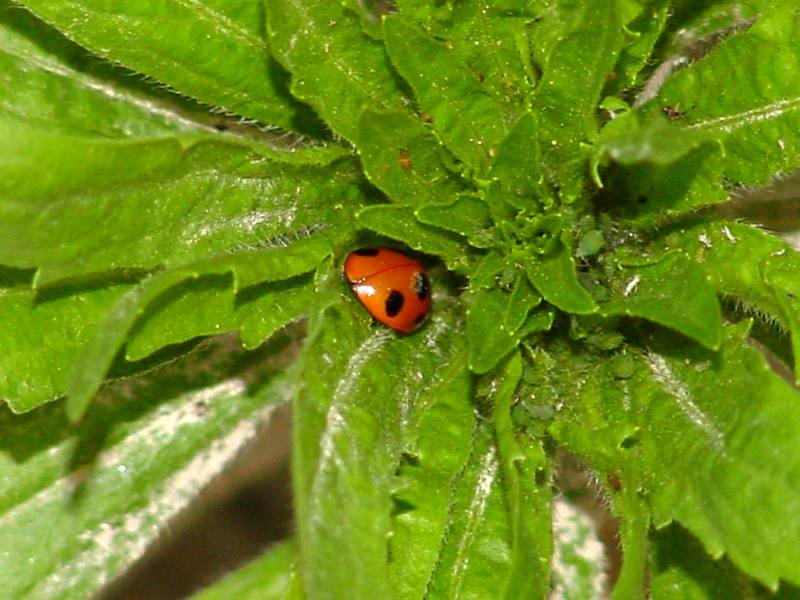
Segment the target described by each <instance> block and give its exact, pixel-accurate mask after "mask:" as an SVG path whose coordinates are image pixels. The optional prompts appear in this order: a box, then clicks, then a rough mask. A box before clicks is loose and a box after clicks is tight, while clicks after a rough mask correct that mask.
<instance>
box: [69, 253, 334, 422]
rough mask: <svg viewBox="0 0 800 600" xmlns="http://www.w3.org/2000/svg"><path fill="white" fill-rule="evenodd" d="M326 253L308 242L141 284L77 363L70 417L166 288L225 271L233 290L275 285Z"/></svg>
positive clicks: (156, 277)
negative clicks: (131, 331)
mask: <svg viewBox="0 0 800 600" xmlns="http://www.w3.org/2000/svg"><path fill="white" fill-rule="evenodd" d="M328 253H330V246H329V244H328V242H327V241H326V240H325V239H324V238H309V239H306V240H301V241H299V242H297V243H296V244H294V245H293V246H290V247H288V248H270V249H267V250H260V251H254V252H246V253H241V254H238V255H236V254H232V255H229V256H221V257H217V258H211V259H208V260H205V261H198V262H196V263H194V264H191V265H188V266H186V267H182V268H178V269H171V270H168V271H162V272H161V273H158V274H156V275H153V276H151V277H149V278H148V279H146V280H144V281H143V282H142V283H140V284H139V285H138V286H136V287H135V288H133V289H131V290H130V291H128V292H127V293H126V294H125V295H124V296H123V297H122V298H120V300H119V301H118V302H117V303H116V304H115V305H114V307H113V308H112V309H111V310H110V311H109V312H108V314H107V315H106V317H105V319H104V320H103V321H102V322H101V323H100V324H99V325H98V327H97V329H96V332H95V334H94V336H93V337H92V338H91V339H90V341H89V343H88V344H87V345H86V346H85V347H84V348H83V352H82V353H81V355H80V356H79V358H78V360H77V361H76V362H75V364H74V366H73V368H72V372H71V374H70V378H69V384H68V388H67V395H68V400H67V414H68V416H69V418H70V419H71V420H72V421H76V420H77V419H79V418H80V417H81V416H82V415H83V413H84V411H85V410H86V408H87V406H88V405H89V401H90V400H91V398H92V396H93V395H94V394H95V392H96V391H97V390H98V389H99V387H100V385H101V383H102V381H103V378H104V377H105V375H106V373H107V371H108V368H109V367H110V366H111V363H112V361H113V360H114V356H115V355H116V354H117V352H118V351H119V349H120V348H121V347H122V344H123V343H124V341H125V337H126V336H127V335H128V332H129V331H130V329H131V327H132V326H133V324H134V323H135V322H136V320H137V319H138V318H139V316H140V315H141V314H142V312H143V311H144V310H145V308H147V306H148V305H149V304H150V303H152V302H153V301H155V300H156V299H158V298H159V297H160V296H161V295H162V294H163V293H165V292H167V291H168V290H169V289H170V288H172V287H174V286H176V285H178V284H180V283H182V282H184V281H186V280H189V279H196V278H198V277H200V276H201V275H214V274H222V273H229V272H230V273H233V276H234V290H238V289H241V288H243V287H247V286H249V285H253V284H255V283H259V282H261V281H279V280H282V279H287V278H290V277H293V276H295V275H299V274H302V273H307V272H310V271H312V270H314V269H315V268H316V266H317V265H318V264H319V262H320V261H321V260H322V258H323V257H324V256H326V255H327V254H328Z"/></svg>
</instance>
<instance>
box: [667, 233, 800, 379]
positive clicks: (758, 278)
mask: <svg viewBox="0 0 800 600" xmlns="http://www.w3.org/2000/svg"><path fill="white" fill-rule="evenodd" d="M663 242H666V243H669V244H671V245H673V246H677V247H683V248H684V250H685V251H686V252H688V253H689V255H690V256H691V257H692V259H693V260H694V261H696V262H697V263H698V264H700V265H702V267H703V268H704V270H705V272H706V277H707V278H708V281H709V282H711V284H712V285H713V286H714V287H715V288H716V290H717V292H718V293H719V294H722V295H724V296H726V297H729V298H731V299H733V300H734V301H735V302H736V304H737V306H738V307H739V309H740V310H741V311H743V312H745V313H750V314H753V315H755V316H757V317H759V319H761V321H763V322H765V323H767V324H768V325H778V326H779V328H780V329H782V330H783V331H784V332H785V331H789V332H790V333H791V338H792V339H791V341H792V347H793V354H794V356H800V322H798V311H800V307H798V306H797V305H796V302H795V301H794V299H793V297H792V296H796V295H797V293H798V290H797V284H796V279H797V276H796V274H797V272H798V269H800V263H799V262H798V255H797V253H796V252H795V251H794V250H793V249H792V247H791V246H790V245H789V244H788V243H786V242H785V241H783V240H781V239H780V238H778V237H776V236H773V235H770V234H768V233H766V232H765V231H762V230H760V229H758V228H756V227H753V226H751V225H746V224H743V223H731V222H725V221H719V222H708V221H705V220H701V221H698V222H695V223H689V224H686V225H683V226H681V227H678V228H676V229H675V230H673V231H671V232H668V233H667V234H666V235H665V237H664V240H663ZM778 333H780V331H779V332H778ZM777 350H779V351H782V350H783V349H782V348H777ZM781 353H782V352H781ZM785 361H786V363H787V364H789V365H791V363H792V359H791V357H786V358H785ZM795 363H797V361H796V360H795ZM797 373H798V367H797V364H795V377H797Z"/></svg>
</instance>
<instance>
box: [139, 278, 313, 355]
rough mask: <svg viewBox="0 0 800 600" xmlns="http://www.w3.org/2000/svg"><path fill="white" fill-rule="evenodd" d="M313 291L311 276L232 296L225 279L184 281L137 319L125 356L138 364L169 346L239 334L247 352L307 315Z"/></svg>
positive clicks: (249, 288) (271, 283)
mask: <svg viewBox="0 0 800 600" xmlns="http://www.w3.org/2000/svg"><path fill="white" fill-rule="evenodd" d="M314 294H316V290H315V289H314V286H313V284H312V282H311V277H310V275H302V276H297V277H292V278H291V279H286V280H281V281H266V282H264V283H261V284H257V285H253V286H250V287H248V288H245V289H244V290H241V291H240V292H238V293H236V292H235V291H234V290H233V287H232V278H231V277H230V275H228V274H225V275H209V276H201V277H198V278H197V279H188V280H186V281H183V282H182V283H179V284H178V285H176V286H174V287H172V288H170V289H169V290H167V291H166V292H164V293H163V294H161V295H160V296H159V297H158V299H157V300H156V301H155V302H153V303H152V304H150V305H149V306H148V307H147V308H146V309H145V310H144V312H143V313H142V315H141V317H139V318H138V320H137V321H136V323H135V324H134V326H133V328H132V329H131V331H130V334H129V337H128V340H127V343H126V344H125V358H126V359H127V360H140V359H142V358H144V357H145V356H148V355H149V354H151V353H153V352H155V351H156V350H158V349H160V348H163V347H164V346H167V345H169V344H177V343H180V342H184V341H187V340H190V339H192V338H195V337H199V336H206V335H216V334H219V333H225V332H229V331H238V332H239V336H240V338H241V340H242V344H243V345H244V347H245V348H248V349H252V348H255V347H257V346H258V345H259V344H261V343H262V342H263V341H264V340H266V339H267V338H268V337H270V336H271V335H272V334H273V333H274V332H275V331H276V330H277V329H278V328H280V327H282V326H284V325H286V324H287V323H289V322H291V321H294V320H295V319H297V318H299V317H301V316H302V315H304V314H305V313H306V312H307V309H308V307H309V306H311V304H312V299H313V297H314Z"/></svg>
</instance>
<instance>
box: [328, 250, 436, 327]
mask: <svg viewBox="0 0 800 600" xmlns="http://www.w3.org/2000/svg"><path fill="white" fill-rule="evenodd" d="M344 275H345V277H346V278H347V281H348V282H349V283H350V287H352V288H353V292H355V294H356V296H357V297H358V299H359V300H360V301H361V304H363V305H364V307H365V308H366V309H367V310H368V311H369V313H370V314H371V315H372V316H373V317H375V319H376V320H378V321H380V322H381V323H383V324H384V325H388V326H389V327H391V328H392V329H396V330H397V331H401V332H403V333H411V332H412V331H414V330H415V329H416V328H417V327H419V325H420V324H421V323H422V322H423V321H424V320H425V317H427V316H428V313H429V312H430V310H431V285H430V281H429V280H428V276H427V275H426V274H425V269H423V267H422V265H421V264H419V262H417V261H416V260H414V259H413V258H409V257H408V256H406V255H405V254H403V253H402V252H397V251H396V250H391V249H389V248H361V249H360V250H356V251H355V252H351V253H350V254H349V255H348V257H347V259H346V260H345V261H344Z"/></svg>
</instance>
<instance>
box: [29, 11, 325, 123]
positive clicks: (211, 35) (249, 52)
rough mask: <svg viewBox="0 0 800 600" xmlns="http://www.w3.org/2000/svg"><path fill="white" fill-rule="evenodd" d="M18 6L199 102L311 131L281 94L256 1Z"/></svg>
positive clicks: (308, 118) (303, 113)
mask: <svg viewBox="0 0 800 600" xmlns="http://www.w3.org/2000/svg"><path fill="white" fill-rule="evenodd" d="M24 4H25V6H26V7H27V8H29V9H30V10H31V11H32V12H33V13H34V14H36V15H37V16H38V17H40V18H42V19H44V20H45V21H47V22H49V23H51V24H52V25H53V26H55V27H56V28H57V29H59V30H60V31H62V32H63V33H64V34H65V35H66V36H67V37H69V38H70V39H72V40H75V41H76V42H78V43H79V44H81V45H82V46H85V47H87V48H89V49H90V50H92V52H94V53H95V54H97V55H98V56H101V57H103V58H104V59H106V60H109V61H113V62H117V63H121V64H124V65H126V66H128V67H130V68H132V69H135V70H136V71H138V72H140V73H143V74H145V75H147V76H149V77H152V78H154V79H156V80H158V81H160V82H161V83H164V84H166V85H168V86H170V87H172V88H173V89H175V90H178V91H179V92H180V93H181V94H185V95H188V96H191V97H193V98H196V99H198V100H200V101H201V102H203V103H204V104H208V105H210V106H213V107H216V108H218V109H221V110H223V111H225V112H227V113H231V114H238V115H242V116H244V117H249V118H253V119H257V120H259V121H261V122H262V123H265V124H268V125H277V126H280V127H283V128H285V129H291V130H301V131H313V130H314V129H315V127H313V126H312V120H313V116H312V115H311V114H310V112H309V111H308V110H307V109H305V108H304V107H303V106H302V105H301V104H299V103H298V102H297V101H295V100H293V99H292V98H291V97H290V96H289V94H288V93H287V77H286V73H285V72H284V71H282V70H281V69H280V68H278V66H277V65H276V64H274V62H273V61H270V59H269V50H268V48H267V44H266V41H265V40H264V36H263V25H262V18H263V15H262V12H261V10H260V8H259V7H258V6H257V5H256V4H253V3H248V2H246V1H245V0H231V1H228V2H218V1H215V0H199V1H198V2H193V3H192V4H185V3H178V4H170V5H169V6H164V5H163V4H161V3H160V2H158V1H157V0H137V1H136V2H134V3H126V4H124V5H115V6H114V7H113V18H110V17H111V16H112V13H110V12H109V10H110V9H109V5H108V3H107V2H105V1H104V0H63V1H60V2H48V1H46V0H26V1H25V3H24ZM175 23H181V24H182V25H181V27H177V28H176V27H174V24H175ZM165 31H169V32H170V35H164V32H165Z"/></svg>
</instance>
